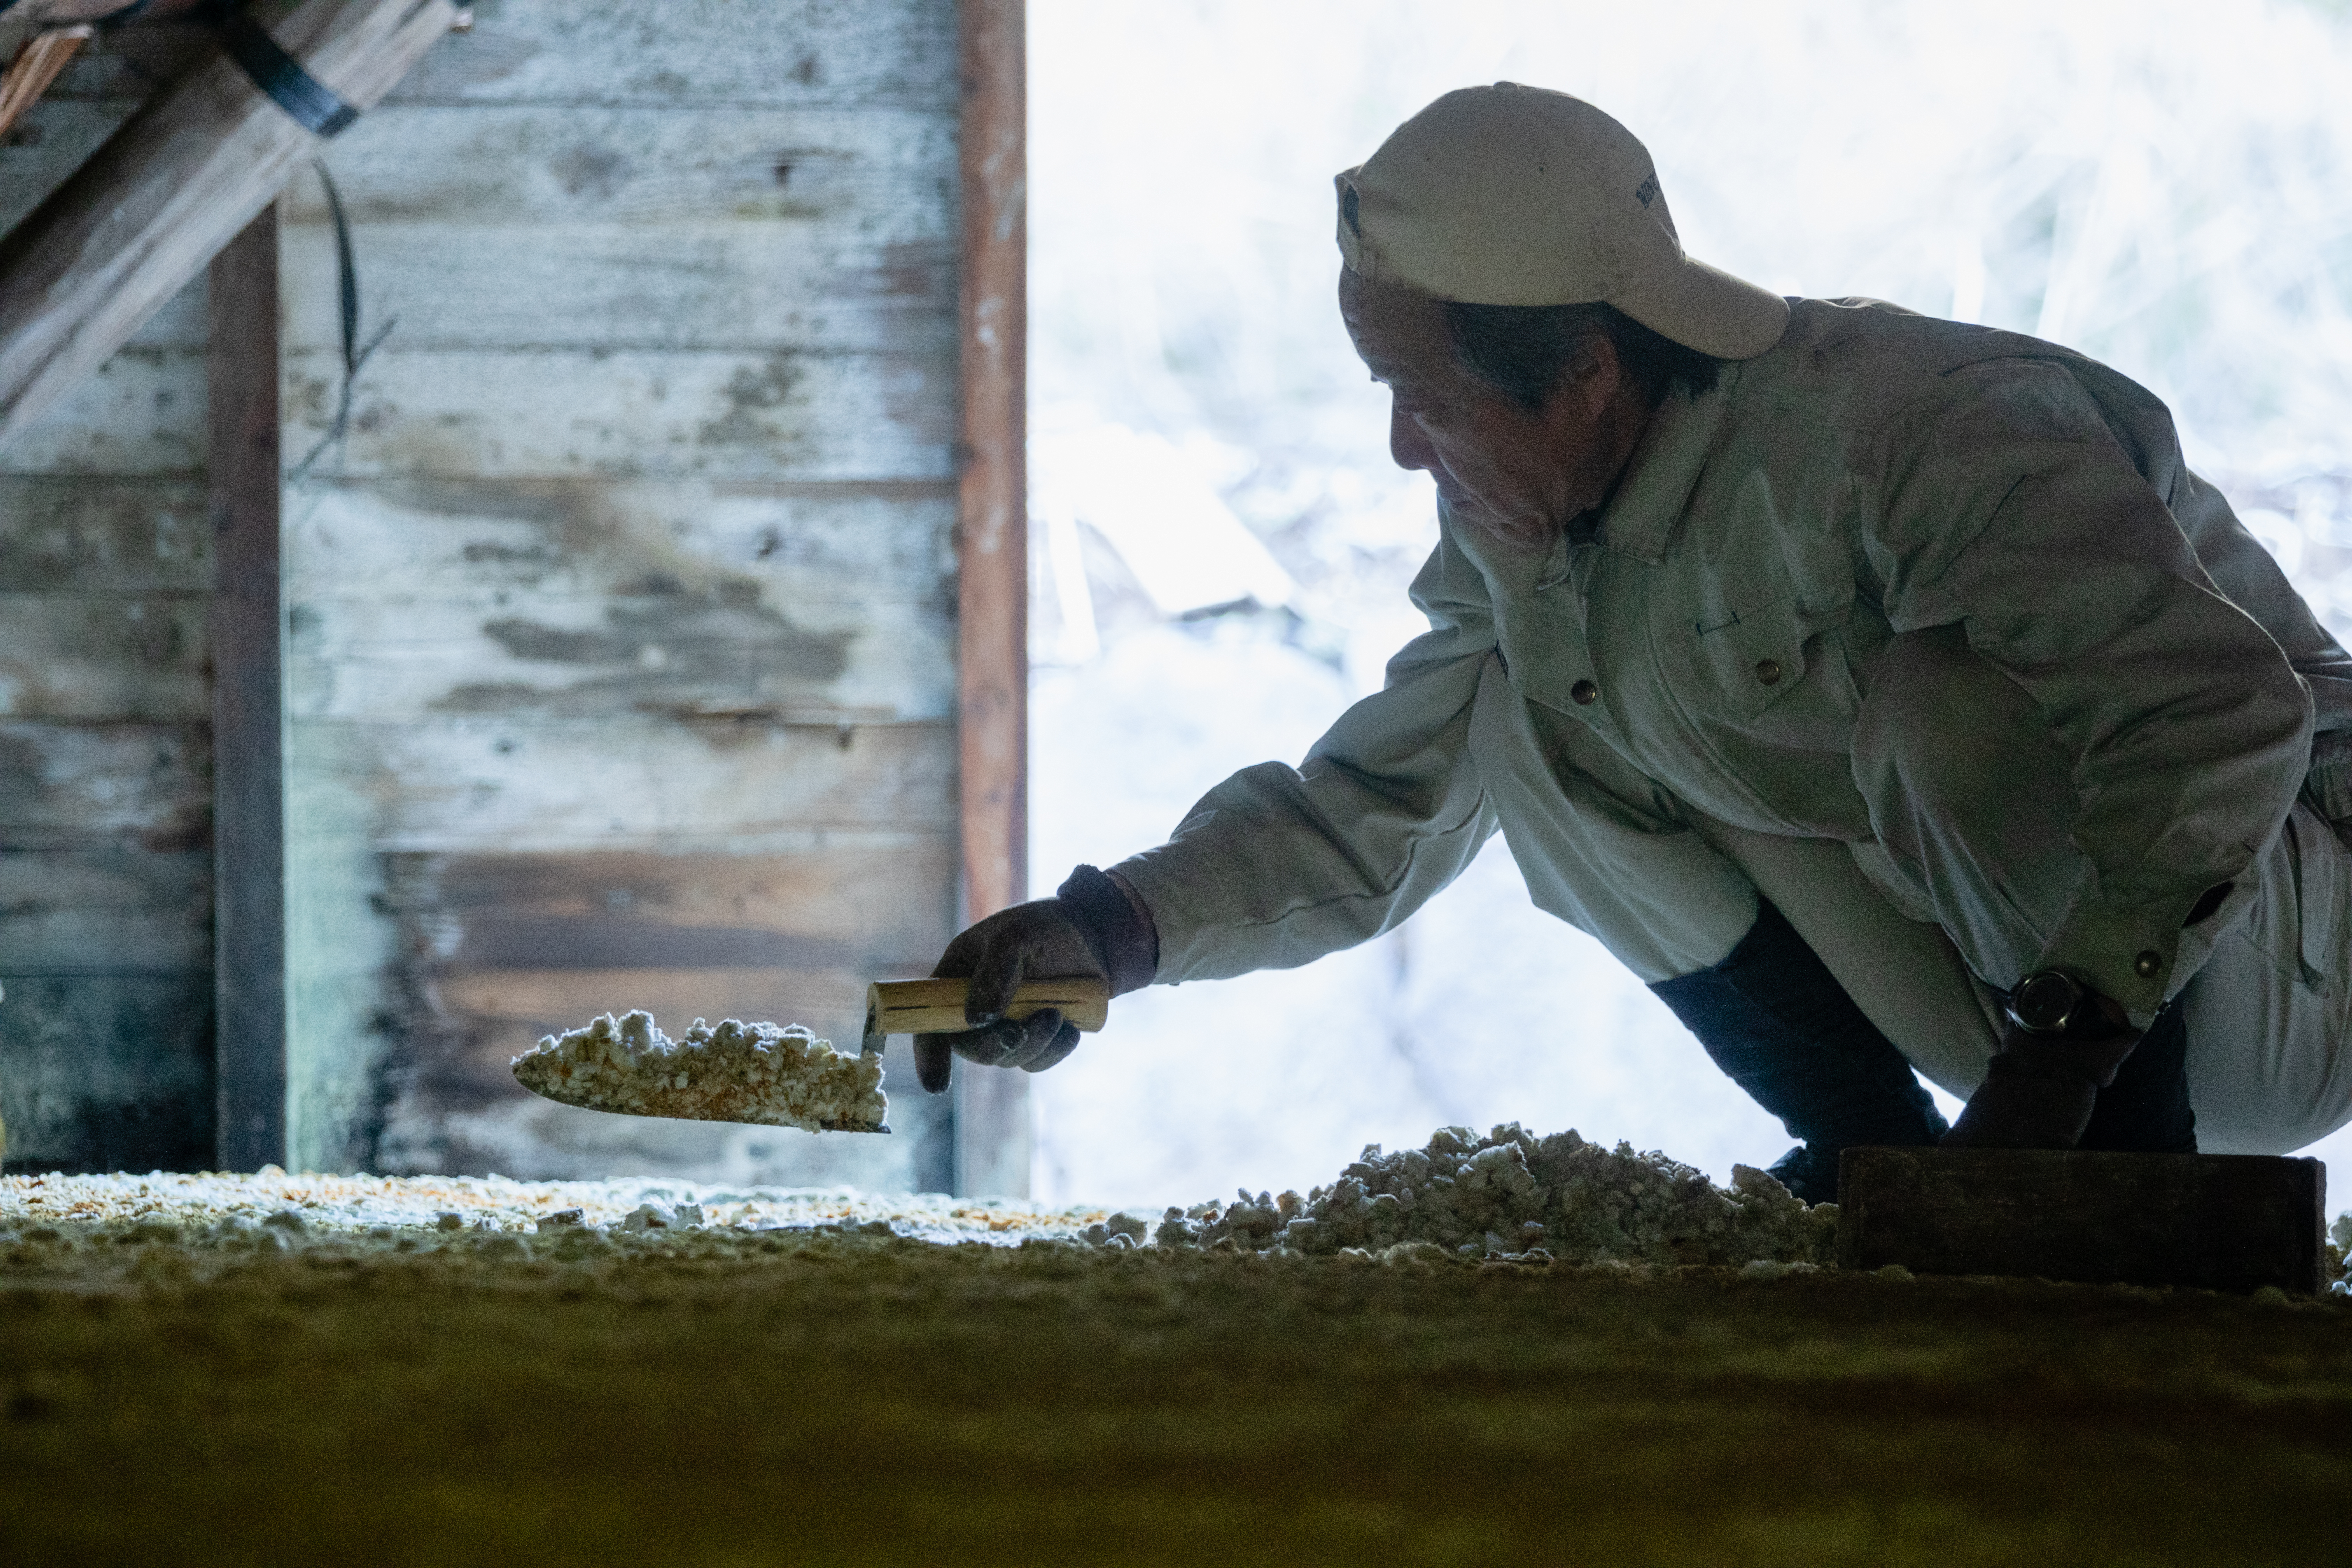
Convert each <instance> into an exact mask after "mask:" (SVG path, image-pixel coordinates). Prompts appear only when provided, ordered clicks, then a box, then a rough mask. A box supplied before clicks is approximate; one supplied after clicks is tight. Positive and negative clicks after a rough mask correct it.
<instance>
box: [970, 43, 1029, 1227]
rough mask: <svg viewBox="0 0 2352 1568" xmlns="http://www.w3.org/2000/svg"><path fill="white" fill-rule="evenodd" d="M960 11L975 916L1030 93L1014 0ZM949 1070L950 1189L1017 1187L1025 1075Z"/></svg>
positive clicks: (1016, 502)
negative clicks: (952, 1097)
mask: <svg viewBox="0 0 2352 1568" xmlns="http://www.w3.org/2000/svg"><path fill="white" fill-rule="evenodd" d="M959 11H960V13H961V26H962V48H961V58H962V79H963V134H962V145H961V189H962V200H963V209H962V222H963V254H962V268H961V289H960V295H959V302H958V321H959V323H960V330H959V333H958V340H959V342H958V350H959V353H960V356H961V357H960V359H959V362H958V364H959V374H958V386H959V389H960V393H961V420H960V425H959V430H960V444H959V456H960V458H961V465H962V472H961V504H960V511H959V521H958V533H957V543H958V551H957V561H958V565H959V569H960V576H959V579H958V599H957V627H958V639H957V662H956V668H957V684H958V704H957V706H958V710H959V711H960V713H961V749H960V752H959V759H958V763H959V767H960V770H961V772H960V775H959V776H960V779H961V794H962V829H963V851H964V853H963V898H964V911H965V915H966V917H967V918H968V919H971V920H978V919H980V918H982V917H983V916H985V915H989V914H992V913H993V912H994V911H996V910H1001V909H1003V908H1005V907H1006V906H1008V905H1011V904H1016V903H1019V902H1020V901H1021V900H1023V899H1024V898H1025V897H1026V896H1027V889H1026V882H1027V878H1028V865H1029V835H1028V819H1029V783H1028V756H1029V725H1028V702H1029V666H1028V646H1029V634H1028V619H1029V617H1028V609H1029V563H1028V540H1029V523H1028V468H1027V458H1026V453H1027V440H1028V435H1027V431H1028V426H1027V397H1028V381H1027V365H1028V331H1029V327H1028V246H1029V235H1028V145H1027V134H1028V130H1027V126H1028V100H1027V90H1026V85H1025V82H1026V78H1025V73H1026V68H1027V67H1026V55H1025V50H1026V34H1025V30H1024V19H1025V6H1024V3H1023V0H961V5H960V6H959ZM956 1077H957V1083H958V1089H957V1095H958V1099H957V1111H956V1114H957V1149H958V1163H957V1177H956V1190H957V1191H958V1192H962V1193H1004V1194H1012V1195H1014V1196H1025V1195H1027V1194H1028V1191H1029V1163H1030V1110H1029V1094H1028V1083H1027V1080H1026V1079H1025V1078H1024V1077H1023V1076H1022V1075H1021V1074H1018V1073H1008V1072H975V1071H972V1070H971V1069H970V1068H967V1069H965V1070H964V1071H962V1072H961V1073H959V1074H957V1075H956Z"/></svg>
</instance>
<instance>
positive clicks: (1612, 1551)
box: [0, 1233, 2352, 1568]
mask: <svg viewBox="0 0 2352 1568" xmlns="http://www.w3.org/2000/svg"><path fill="white" fill-rule="evenodd" d="M513 1250H515V1249H512V1248H511V1247H509V1253H508V1254H506V1255H499V1254H498V1253H496V1251H495V1250H494V1249H491V1248H488V1247H477V1246H475V1245H474V1244H473V1243H472V1242H471V1240H470V1239H469V1238H459V1242H458V1243H453V1244H452V1245H451V1246H450V1247H447V1248H446V1249H444V1250H437V1251H436V1250H419V1251H415V1252H411V1253H406V1254H402V1253H397V1252H392V1251H386V1250H383V1249H381V1248H379V1249H375V1250H365V1249H358V1248H352V1247H338V1246H335V1245H329V1244H320V1245H315V1246H311V1247H307V1248H304V1249H301V1250H297V1251H295V1252H293V1253H290V1254H277V1253H263V1254H257V1255H249V1256H241V1257H226V1256H223V1255H218V1254H213V1255H202V1254H196V1253H193V1252H190V1251H188V1250H184V1249H183V1248H181V1247H177V1246H175V1245H174V1244H173V1243H171V1242H168V1241H156V1242H152V1243H149V1242H139V1241H130V1242H123V1241H110V1242H108V1243H106V1244H104V1245H92V1244H90V1243H88V1242H83V1243H79V1244H74V1243H70V1242H68V1243H60V1244H54V1245H40V1244H36V1243H31V1242H20V1243H18V1244H16V1245H15V1246H14V1247H13V1248H11V1249H7V1250H5V1251H0V1561H5V1562H7V1563H25V1564H54V1563H338V1564H373V1563H386V1564H438V1563H467V1564H472V1563H631V1564H664V1563H681V1564H712V1565H718V1564H727V1565H730V1568H732V1565H737V1564H754V1563H930V1562H950V1561H953V1562H988V1563H999V1562H1002V1563H1061V1562H1098V1563H1171V1564H1174V1563H1183V1564H1203V1563H1310V1562H1332V1563H1342V1562H1344V1563H1505V1562H1520V1561H1524V1562H1534V1563H1610V1564H1643V1563H1693V1564H1698V1563H1705V1564H1710V1565H1713V1564H1739V1565H1769V1564H1779V1563H1791V1564H1795V1563H1804V1564H1817V1563H1833V1564H1843V1563H1854V1564H1873V1565H1878V1564H1903V1563H1921V1564H1927V1563H1934V1564H1937V1565H1938V1568H1944V1565H1953V1564H1973V1563H2035V1564H2052V1563H2200V1564H2206V1563H2232V1564H2244V1563H2330V1564H2333V1563H2338V1562H2341V1561H2342V1559H2343V1552H2344V1550H2345V1517H2346V1500H2347V1498H2352V1310H2347V1309H2346V1308H2345V1307H2344V1306H2342V1305H2340V1304H2338V1303H2336V1302H2333V1301H2318V1302H2296V1303H2293V1304H2287V1303H2283V1302H2280V1301H2275V1300H2273V1301H2271V1302H2268V1303H2264V1302H2262V1301H2256V1300H2243V1299H2232V1298H2225V1297H2217V1296H2210V1295H2203V1294H2194V1293H2188V1292H2174V1293H2167V1294H2158V1293H2154V1292H2141V1291H2129V1290H2120V1289H2094V1288H2084V1287H2060V1286H2047V1285H2035V1284H2021V1283H2003V1284H1995V1283H1989V1282H1971V1281H1960V1280H1941V1281H1939V1280H1927V1279H1923V1280H1918V1281H1916V1282H1909V1283H1902V1282H1888V1281H1883V1280H1881V1279H1877V1278H1875V1277H1872V1276H1842V1275H1837V1274H1833V1273H1820V1274H1800V1275H1794V1276H1789V1277H1784V1278H1781V1279H1774V1280H1757V1279H1743V1278H1741V1277H1739V1276H1738V1275H1736V1274H1733V1273H1730V1272H1728V1271H1725V1270H1715V1269H1697V1268H1694V1269H1677V1270H1670V1271H1666V1272H1663V1273H1656V1274H1650V1275H1647V1276H1643V1275H1641V1274H1638V1273H1628V1272H1627V1271H1624V1270H1611V1269H1607V1268H1598V1269H1579V1268H1570V1267H1567V1266H1564V1265H1563V1266H1555V1267H1539V1266H1521V1265H1513V1264H1496V1263H1490V1264H1486V1265H1482V1266H1481V1265H1470V1264H1466V1263H1462V1264H1456V1263H1453V1262H1445V1263H1440V1264H1436V1265H1433V1266H1432V1265H1424V1266H1421V1267H1418V1268H1398V1267H1392V1266H1383V1265H1381V1264H1376V1263H1370V1262H1367V1261H1364V1260H1361V1259H1357V1258H1297V1257H1271V1258H1260V1257H1254V1256H1247V1255H1235V1254H1229V1253H1228V1254H1216V1253H1213V1254H1166V1253H1151V1252H1122V1251H1108V1250H1096V1249H1089V1248H1078V1247H1067V1246H1051V1245H1032V1246H1030V1247H1024V1248H1003V1247H981V1246H972V1245H966V1246H954V1247H944V1246H939V1245H935V1244H929V1243H924V1242H917V1241H908V1240H903V1239H896V1238H889V1237H864V1236H855V1235H847V1236H845V1235H830V1234H807V1233H803V1234H799V1235H768V1236H740V1237H734V1238H729V1239H726V1240H724V1241H715V1242H714V1241H705V1242H702V1243H700V1244H698V1245H685V1244H682V1243H680V1244H673V1243H670V1242H666V1241H664V1240H662V1239H661V1238H659V1237H648V1238H646V1239H645V1240H644V1241H643V1243H642V1244H633V1245H630V1246H625V1247H615V1246H610V1245H602V1244H596V1243H593V1242H589V1241H583V1242H582V1243H581V1244H579V1245H578V1246H576V1247H570V1248H567V1249H563V1250H566V1251H569V1252H570V1253H571V1254H572V1255H571V1256H569V1257H565V1256H561V1255H559V1256H540V1257H536V1258H533V1257H516V1256H513V1255H512V1252H513Z"/></svg>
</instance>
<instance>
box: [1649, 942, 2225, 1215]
mask: <svg viewBox="0 0 2352 1568" xmlns="http://www.w3.org/2000/svg"><path fill="white" fill-rule="evenodd" d="M1650 989H1651V990H1652V991H1654V992H1655V993H1657V995H1658V998H1659V1000H1661V1001H1663V1002H1664V1003H1665V1005H1667V1006H1668V1007H1671V1008H1672V1009H1674V1013H1675V1016H1676V1017H1677V1018H1680V1019H1681V1020H1682V1022H1683V1026H1684V1027H1685V1028H1687V1029H1688V1030H1690V1032H1691V1033H1692V1034H1694V1035H1696V1036H1697V1037H1698V1042H1699V1044H1700V1045H1702V1046H1704V1047H1706V1054H1707V1055H1708V1056H1709V1057H1711V1058H1714V1059H1715V1065H1716V1066H1717V1067H1719V1068H1722V1069H1723V1070H1724V1072H1725V1073H1726V1074H1727V1075H1728V1076H1729V1077H1730V1079H1731V1081H1732V1082H1734V1083H1736V1084H1738V1086H1739V1087H1740V1088H1741V1089H1746V1090H1747V1091H1748V1097H1749V1098H1750V1099H1752V1100H1755V1101H1756V1103H1757V1104H1759V1105H1760V1106H1762V1107H1763V1108H1764V1109H1765V1110H1769V1111H1770V1112H1771V1113H1772V1114H1773V1115H1775V1116H1777V1117H1779V1118H1780V1125H1781V1126H1783V1127H1784V1128H1786V1129H1788V1131H1789V1135H1790V1137H1792V1138H1795V1139H1797V1140H1799V1143H1798V1146H1797V1147H1796V1148H1794V1149H1791V1150H1790V1151H1789V1152H1787V1153H1786V1154H1784V1155H1782V1156H1781V1157H1780V1159H1779V1160H1777V1161H1775V1162H1773V1163H1772V1166H1771V1171H1772V1174H1774V1175H1775V1176H1777V1177H1779V1178H1780V1181H1781V1182H1782V1183H1783V1184H1785V1185H1786V1186H1787V1187H1788V1188H1789V1190H1790V1192H1792V1193H1794V1194H1797V1196H1799V1197H1801V1198H1802V1199H1804V1200H1805V1201H1806V1202H1807V1203H1828V1202H1831V1201H1833V1200H1834V1199H1835V1198H1836V1196H1837V1163H1838V1153H1839V1152H1840V1151H1841V1150H1843V1149H1847V1148H1851V1147H1853V1146H1855V1145H1857V1144H1894V1145H1898V1146H1912V1147H1917V1146H1922V1145H1927V1144H1932V1143H1934V1142H1937V1141H1938V1140H1939V1139H1941V1138H1942V1137H1943V1135H1944V1133H1945V1131H1947V1128H1946V1123H1945V1121H1944V1118H1943V1114H1942V1112H1940V1111H1938V1110H1937V1109H1936V1102H1935V1100H1933V1099H1932V1098H1930V1097H1929V1095H1928V1093H1927V1089H1924V1088H1922V1087H1921V1085H1920V1083H1919V1080H1918V1079H1917V1078H1916V1076H1915V1075H1914V1074H1913V1073H1912V1071H1911V1064H1910V1063H1909V1062H1908V1061H1906V1060H1905V1059H1904V1057H1903V1053H1902V1052H1901V1051H1898V1050H1896V1049H1895V1045H1894V1042H1892V1041H1890V1040H1889V1039H1887V1037H1885V1035H1883V1034H1881V1033H1879V1031H1878V1026H1876V1025H1875V1024H1873V1023H1872V1022H1871V1021H1870V1020H1869V1019H1868V1018H1867V1017H1865V1016H1864V1015H1863V1011H1862V1009H1861V1008H1859V1007H1857V1006H1855V1005H1854V1003H1853V998H1852V997H1851V996H1848V995H1847V994H1846V992H1845V987H1844V986H1843V985H1841V984H1838V981H1837V977H1836V976H1835V975H1833V974H1832V973H1830V971H1829V966H1828V965H1826V964H1824V963H1822V961H1821V959H1820V957H1819V956H1818V955H1816V954H1815V953H1814V952H1813V950H1812V949H1811V947H1809V946H1807V945H1806V943H1805V939H1804V938H1802V937H1801V936H1799V935H1798V934H1797V932H1796V929H1795V928H1794V927H1792V926H1790V924H1789V922H1788V921H1787V919H1786V918H1785V917H1783V916H1782V915H1781V913H1780V910H1777V909H1774V908H1773V907H1772V905H1771V904H1770V903H1769V902H1766V901H1763V900H1759V909H1758V910H1757V915H1756V924H1755V925H1754V926H1753V927H1751V928H1750V929H1749V931H1748V934H1747V935H1746V936H1745V937H1743V938H1741V939H1740V942H1739V945H1738V946H1737V947H1735V948H1733V949H1732V950H1731V952H1730V955H1729V956H1728V957H1727V958H1725V959H1724V960H1723V962H1722V963H1718V964H1717V965H1715V966H1714V967H1713V968H1711V969H1702V970H1699V971H1697V972H1696V973H1691V974H1685V975H1680V976H1677V977H1676V978H1675V979H1673V980H1664V981H1660V982H1659V983H1657V984H1654V985H1653V986H1651V987H1650ZM2188 1050H2189V1032H2188V1028H2187V1026H2186V1025H2185V1024H2184V1023H2183V1022H2182V1019H2181V1016H2180V1008H2179V1004H2178V1003H2175V1004H2174V1005H2170V1006H2168V1007H2166V1008H2165V1009H2164V1010H2163V1011H2162V1012H2160V1013H2158V1015H2157V1016H2156V1022H2155V1024H2154V1025H2153V1026H2150V1028H2149V1029H2148V1032H2147V1034H2146V1035H2144V1036H2143V1037H2141V1038H2140V1042H2139V1044H2138V1045H2137V1047H2134V1048H2133V1051H2132V1054H2131V1055H2130V1056H2129V1057H2127V1058H2125V1061H2124V1065H2123V1067H2122V1068H2120V1069H2119V1070H2118V1071H2117V1072H2116V1080H2115V1082H2114V1083H2112V1084H2110V1085H2109V1086H2108V1087H2106V1088H2105V1089H2101V1090H2100V1091H2099V1098H2098V1104H2097V1107H2096V1109H2095V1110H2093V1112H2092V1114H2091V1123H2090V1126H2089V1127H2088V1128H2087V1129H2086V1130H2085V1131H2084V1134H2083V1141H2082V1142H2081V1144H2080V1145H2079V1147H2082V1148H2084V1149H2119V1150H2139V1151H2160V1152H2185V1151H2189V1150H2193V1149H2195V1148H2196V1147H2197V1134H2196V1117H2195V1114H2194V1113H2193V1112H2192V1111H2191V1110H2189V1078H2188V1073H2187V1070H2186V1065H2185V1064H2186V1060H2187V1056H2188Z"/></svg>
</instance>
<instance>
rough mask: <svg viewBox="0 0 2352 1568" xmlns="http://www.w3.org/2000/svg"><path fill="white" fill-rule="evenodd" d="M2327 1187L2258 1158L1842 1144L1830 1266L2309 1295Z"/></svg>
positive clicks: (2307, 1174)
mask: <svg viewBox="0 0 2352 1568" xmlns="http://www.w3.org/2000/svg"><path fill="white" fill-rule="evenodd" d="M2326 1184H2327V1167H2326V1165H2324V1164H2322V1163H2320V1162H2319V1161H2317V1160H2291V1159H2274V1158H2272V1157H2269V1156H2267V1155H2252V1154H2111V1153H2085V1152H2081V1151H2077V1150H2040V1149H1869V1148H1855V1149H1848V1150H1846V1151H1845V1152H1844V1153H1843V1155H1841V1156H1840V1158H1839V1162H1838V1191H1839V1194H1840V1199H1841V1201H1840V1203H1839V1205H1838V1262H1839V1266H1840V1267H1842V1268H1883V1267H1885V1266H1886V1265H1888V1264H1891V1263H1899V1264H1902V1265H1903V1266H1905V1267H1906V1268H1910V1269H1913V1270H1914V1271H1916V1272H1918V1273H1923V1274H1999V1275H2016V1276H2023V1277H2029V1278H2038V1279H2072V1280H2079V1281H2082V1282H2084V1283H2087V1284H2108V1283H2124V1284H2135V1285H2183V1286H2190V1287H2194V1288H2197V1289H2207V1290H2235V1291H2249V1290H2254V1289H2260V1288H2262V1287H2263V1286H2265V1285H2274V1286H2277V1287H2279V1288H2280V1289H2287V1290H2300V1291H2304V1292H2306V1293H2310V1292H2315V1291H2317V1290H2318V1289H2320V1263H2321V1242H2322V1226H2324V1224H2325V1223H2326Z"/></svg>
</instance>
